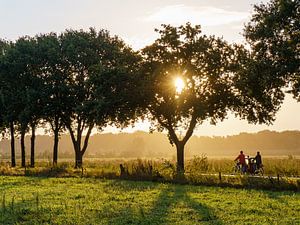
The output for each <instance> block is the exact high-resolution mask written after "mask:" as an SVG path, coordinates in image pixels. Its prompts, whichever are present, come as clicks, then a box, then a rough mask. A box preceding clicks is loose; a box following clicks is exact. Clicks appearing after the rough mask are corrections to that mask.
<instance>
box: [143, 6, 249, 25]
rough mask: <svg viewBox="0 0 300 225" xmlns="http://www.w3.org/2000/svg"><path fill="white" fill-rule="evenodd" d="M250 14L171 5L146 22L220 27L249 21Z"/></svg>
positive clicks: (146, 18) (150, 16)
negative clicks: (189, 23)
mask: <svg viewBox="0 0 300 225" xmlns="http://www.w3.org/2000/svg"><path fill="white" fill-rule="evenodd" d="M249 16H250V14H249V12H237V11H230V10H227V9H221V8H215V7H191V6H185V5H183V4H180V5H171V6H166V7H163V8H160V9H158V10H157V11H156V12H153V13H152V14H150V15H149V16H147V17H145V18H144V20H145V21H148V22H160V23H167V24H172V25H181V24H184V23H186V22H191V23H193V24H200V25H202V26H218V25H224V24H229V23H232V22H238V21H242V20H245V19H247V18H248V17H249Z"/></svg>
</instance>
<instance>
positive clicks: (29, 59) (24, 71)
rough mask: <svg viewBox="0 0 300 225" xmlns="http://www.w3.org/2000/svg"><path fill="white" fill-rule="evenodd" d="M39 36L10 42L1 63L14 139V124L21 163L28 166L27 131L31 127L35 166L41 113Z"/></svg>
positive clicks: (32, 152) (32, 161)
mask: <svg viewBox="0 0 300 225" xmlns="http://www.w3.org/2000/svg"><path fill="white" fill-rule="evenodd" d="M36 50H37V48H36V40H35V38H31V37H27V36H26V37H22V38H19V39H18V40H17V41H16V42H15V43H13V44H11V47H10V48H8V50H7V52H6V54H5V61H4V63H3V65H2V70H3V74H4V77H3V78H4V84H5V85H4V88H3V90H2V96H3V102H4V103H5V104H4V105H5V107H6V108H7V121H8V122H9V123H10V129H11V137H12V141H13V133H14V125H15V124H16V125H17V128H18V130H19V131H20V136H21V165H22V167H25V166H26V165H25V163H26V159H25V135H26V133H27V131H28V130H29V127H30V128H31V131H32V135H31V158H30V165H31V166H32V167H33V166H34V152H35V148H34V142H35V129H36V126H37V124H38V123H39V120H40V117H41V114H40V112H41V90H42V89H41V80H40V78H39V73H38V68H39V67H38V66H39V57H38V55H37V51H36Z"/></svg>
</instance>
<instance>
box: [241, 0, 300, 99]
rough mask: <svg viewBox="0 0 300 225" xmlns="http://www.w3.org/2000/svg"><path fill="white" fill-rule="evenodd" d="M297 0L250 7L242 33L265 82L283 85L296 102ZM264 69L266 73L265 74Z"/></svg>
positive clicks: (299, 81) (299, 79)
mask: <svg viewBox="0 0 300 225" xmlns="http://www.w3.org/2000/svg"><path fill="white" fill-rule="evenodd" d="M299 18H300V2H299V1H298V0H271V1H270V2H269V3H266V4H258V5H255V6H254V13H253V15H252V17H251V21H250V22H249V23H248V24H247V25H246V27H245V32H244V36H245V37H246V40H247V41H248V43H249V44H250V46H251V51H252V58H253V60H255V64H256V67H259V68H265V69H264V70H263V71H257V76H256V77H259V76H261V77H262V76H263V77H264V78H261V79H264V80H265V84H266V85H271V84H273V86H274V87H276V86H277V87H278V86H279V87H283V86H286V87H288V89H289V92H291V93H292V94H293V95H294V97H295V98H296V99H297V100H298V101H300V98H299V97H300V19H299ZM266 71H267V72H268V73H266Z"/></svg>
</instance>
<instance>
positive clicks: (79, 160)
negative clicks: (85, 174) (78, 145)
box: [75, 150, 83, 169]
mask: <svg viewBox="0 0 300 225" xmlns="http://www.w3.org/2000/svg"><path fill="white" fill-rule="evenodd" d="M82 156H83V154H82V152H81V151H80V150H79V151H75V168H76V169H77V168H82Z"/></svg>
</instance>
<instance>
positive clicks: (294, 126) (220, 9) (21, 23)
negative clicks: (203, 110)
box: [0, 0, 300, 136]
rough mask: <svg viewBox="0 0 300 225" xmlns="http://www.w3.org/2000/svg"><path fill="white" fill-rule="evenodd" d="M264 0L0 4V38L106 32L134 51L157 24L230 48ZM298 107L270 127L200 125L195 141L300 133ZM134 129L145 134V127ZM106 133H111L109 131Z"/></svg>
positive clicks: (287, 108)
mask: <svg viewBox="0 0 300 225" xmlns="http://www.w3.org/2000/svg"><path fill="white" fill-rule="evenodd" d="M259 2H267V0H263V1H260V0H201V1H199V0H185V1H183V0H181V1H180V0H163V1H162V0H151V1H146V0H122V1H121V0H110V1H107V0H105V1H104V0H26V1H22V0H0V37H1V38H5V39H9V40H15V39H17V38H18V37H20V36H23V35H35V34H38V33H47V32H51V31H55V32H61V31H63V30H65V29H68V28H73V29H88V28H89V27H95V28H97V29H100V28H104V29H108V30H109V31H110V32H111V33H112V34H116V35H118V36H120V37H121V38H123V39H124V40H125V41H126V42H127V43H128V44H130V45H131V46H132V47H133V48H134V49H139V48H141V47H143V46H145V45H147V44H149V43H151V42H152V41H153V40H154V39H155V37H156V33H155V32H154V28H159V27H160V24H162V23H168V24H169V23H170V24H173V25H181V24H184V23H186V22H191V23H192V24H200V25H201V26H202V28H203V32H204V33H206V34H214V35H216V36H223V37H224V39H226V40H228V41H230V42H233V41H234V42H243V37H242V35H241V33H242V30H243V24H244V23H245V22H247V21H248V20H249V18H250V15H251V11H252V5H253V4H256V3H259ZM299 112H300V103H297V102H296V101H295V100H293V99H292V98H291V97H290V96H287V98H286V100H285V102H284V104H283V105H282V108H281V110H280V111H279V113H278V115H277V120H276V122H275V123H274V124H273V125H272V126H266V125H249V124H248V123H247V122H246V121H241V120H238V119H235V118H234V117H233V116H229V118H228V119H227V120H225V121H224V122H222V123H219V124H217V125H216V126H211V125H209V124H208V123H204V124H202V125H201V126H199V127H198V128H197V130H196V132H195V134H197V135H210V136H212V135H215V136H217V135H230V134H238V133H240V132H256V131H259V130H263V129H271V130H277V131H282V130H299V128H300V117H299V116H297V115H298V114H299ZM137 129H142V130H146V131H147V130H148V128H147V123H144V124H141V123H140V124H137V126H136V127H135V128H134V129H126V130H125V131H133V130H137ZM108 131H114V129H112V128H110V129H108Z"/></svg>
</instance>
